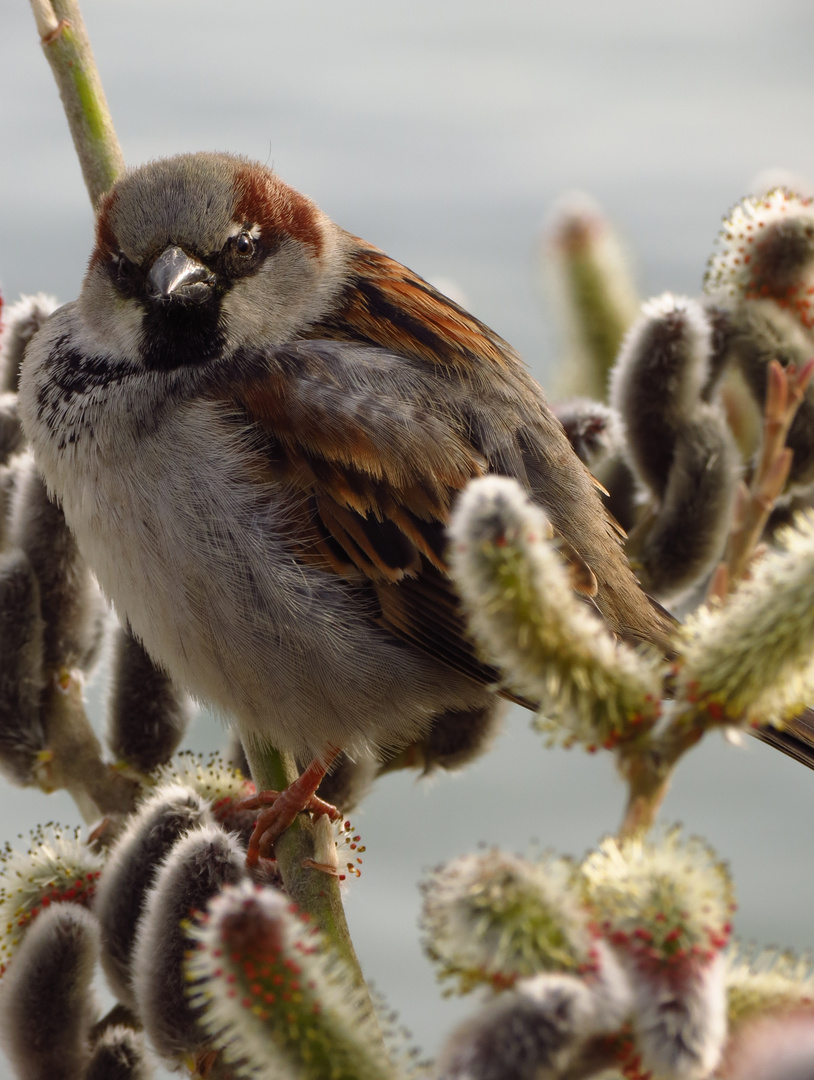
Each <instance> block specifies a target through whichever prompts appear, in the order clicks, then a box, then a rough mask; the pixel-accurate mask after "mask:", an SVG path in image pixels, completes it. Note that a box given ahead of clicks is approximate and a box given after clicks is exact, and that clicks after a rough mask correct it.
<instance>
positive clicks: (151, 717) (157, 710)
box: [107, 626, 190, 773]
mask: <svg viewBox="0 0 814 1080" xmlns="http://www.w3.org/2000/svg"><path fill="white" fill-rule="evenodd" d="M189 719H190V703H189V699H188V697H187V695H186V694H185V693H183V692H182V691H181V690H179V689H178V688H177V687H176V686H175V684H174V683H173V681H172V679H170V677H169V675H168V674H167V673H166V671H163V670H162V669H161V668H159V667H157V666H156V665H155V664H154V663H153V661H152V660H151V659H150V657H149V656H148V655H147V653H146V652H145V651H144V649H143V648H142V646H141V644H140V643H139V642H138V641H136V639H135V638H134V637H133V635H132V634H131V633H130V631H129V629H128V628H127V627H123V626H118V627H117V628H116V631H115V634H114V641H113V660H112V665H111V693H110V700H109V705H108V710H107V743H108V746H109V747H110V749H111V750H112V751H113V753H114V754H115V756H116V759H117V760H118V761H122V762H125V763H126V764H127V765H129V766H130V767H131V768H133V769H136V770H138V772H142V773H150V772H152V771H153V769H155V768H157V767H158V766H159V765H164V764H166V762H168V761H169V760H170V758H171V757H172V755H173V753H174V752H175V750H176V749H177V747H178V744H179V743H180V742H181V739H182V738H183V737H184V732H185V731H186V729H187V726H188V724H189Z"/></svg>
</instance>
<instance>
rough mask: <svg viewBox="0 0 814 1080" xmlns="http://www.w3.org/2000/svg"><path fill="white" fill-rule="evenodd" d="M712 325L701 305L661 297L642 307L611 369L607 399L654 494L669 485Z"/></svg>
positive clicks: (700, 386)
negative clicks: (676, 449) (677, 445)
mask: <svg viewBox="0 0 814 1080" xmlns="http://www.w3.org/2000/svg"><path fill="white" fill-rule="evenodd" d="M711 352H712V329H711V326H710V322H709V319H708V318H707V315H706V312H705V311H704V309H703V307H702V306H701V304H699V303H698V302H697V301H695V300H691V299H689V298H687V297H682V296H673V295H672V294H671V293H664V295H663V296H660V297H657V298H656V299H653V300H649V301H648V302H647V303H646V304H644V305H643V306H642V314H641V316H640V318H639V319H638V320H637V321H636V323H635V324H634V325H633V326H632V327H631V329H630V330H629V331H628V333H627V334H626V336H625V340H624V342H623V343H622V348H621V349H620V351H619V356H618V359H617V361H616V366H615V367H614V369H613V371H612V373H611V384H610V400H611V404H612V405H613V407H614V408H615V409H617V410H618V412H619V414H620V415H621V417H622V420H623V422H624V426H625V437H626V446H627V457H628V460H629V461H630V463H631V465H632V467H633V468H634V469H635V471H636V473H637V474H638V476H639V477H640V478H641V479H642V481H643V482H644V483H645V484H646V485H647V486H648V487H649V488H650V489H651V490H652V491H653V492H654V494H655V495H657V496H659V497H660V496H662V495H663V494H664V490H665V488H666V486H667V482H668V478H669V473H670V467H671V465H672V460H673V453H674V446H675V437H676V433H677V432H678V430H679V428H680V427H681V426H682V425H683V424H684V423H686V422H687V421H688V420H690V419H691V418H692V416H693V414H694V413H695V410H696V407H697V405H698V402H699V401H700V398H701V394H702V392H703V390H704V387H705V385H706V383H707V381H708V378H709V361H710V355H711Z"/></svg>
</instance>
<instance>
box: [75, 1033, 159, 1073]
mask: <svg viewBox="0 0 814 1080" xmlns="http://www.w3.org/2000/svg"><path fill="white" fill-rule="evenodd" d="M154 1074H155V1070H154V1069H153V1065H152V1062H151V1060H150V1055H149V1053H148V1051H147V1050H146V1048H145V1046H144V1036H143V1035H142V1034H141V1033H140V1032H136V1031H133V1030H132V1029H131V1028H127V1027H122V1026H120V1025H117V1026H115V1027H109V1028H107V1029H106V1030H105V1031H104V1032H103V1034H102V1036H101V1038H100V1039H99V1040H98V1041H97V1043H96V1045H95V1046H94V1048H93V1053H92V1054H91V1058H90V1062H89V1063H88V1067H87V1069H86V1071H85V1073H84V1075H83V1077H82V1080H152V1077H153V1076H154Z"/></svg>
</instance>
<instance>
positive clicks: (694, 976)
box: [631, 954, 727, 1080]
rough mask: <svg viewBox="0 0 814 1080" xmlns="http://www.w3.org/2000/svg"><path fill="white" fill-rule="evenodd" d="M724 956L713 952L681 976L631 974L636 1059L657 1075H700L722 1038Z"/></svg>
mask: <svg viewBox="0 0 814 1080" xmlns="http://www.w3.org/2000/svg"><path fill="white" fill-rule="evenodd" d="M724 972H725V961H724V958H723V956H721V955H720V954H718V955H717V956H715V957H714V959H713V960H711V961H710V962H709V963H708V964H706V965H704V966H703V967H700V968H698V969H696V970H693V971H692V972H691V973H690V974H689V975H687V976H685V977H684V978H683V979H675V978H674V977H671V973H670V972H664V973H662V974H661V975H660V976H659V975H656V974H652V975H646V974H645V973H643V972H641V971H639V972H637V973H636V974H635V975H633V976H632V977H631V986H632V988H633V1014H632V1025H633V1034H634V1038H635V1040H636V1045H637V1047H638V1050H639V1053H640V1055H641V1060H642V1065H643V1067H644V1069H645V1070H647V1071H650V1072H652V1073H653V1074H654V1075H655V1076H658V1077H659V1078H660V1080H704V1078H705V1077H708V1076H710V1075H711V1073H712V1072H713V1070H714V1069H715V1068H716V1066H717V1065H718V1063H719V1062H720V1060H721V1055H722V1053H723V1048H724V1045H725V1042H726V1030H727V1024H726V988H725V982H724Z"/></svg>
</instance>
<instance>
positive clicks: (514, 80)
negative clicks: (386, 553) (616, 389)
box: [0, 0, 814, 1076]
mask: <svg viewBox="0 0 814 1080" xmlns="http://www.w3.org/2000/svg"><path fill="white" fill-rule="evenodd" d="M85 14H86V20H87V24H88V28H89V31H90V34H91V38H92V40H93V42H94V47H95V51H96V56H97V60H98V63H99V66H100V69H101V72H102V76H103V79H104V82H105V85H106V88H107V92H108V96H109V99H110V104H111V108H112V111H113V116H114V120H115V122H116V124H117V128H118V131H119V135H120V138H121V141H122V144H123V147H124V151H125V156H126V158H127V160H128V161H129V162H131V163H133V164H136V163H139V162H142V161H144V160H146V159H148V158H150V157H156V156H161V155H165V154H169V153H174V152H177V151H181V150H198V149H207V148H208V149H224V150H230V151H236V152H239V153H243V154H247V155H249V156H251V157H253V158H259V159H262V160H267V161H270V162H271V163H273V165H274V166H275V168H276V169H277V170H278V172H279V173H280V174H281V176H283V177H284V178H285V179H286V180H288V181H289V182H291V183H292V184H294V185H295V186H297V187H299V188H300V189H302V190H303V191H305V192H306V193H308V194H309V195H311V196H312V197H313V198H315V199H316V200H317V201H318V202H319V203H320V204H321V205H322V207H323V208H324V209H325V210H326V211H327V212H328V213H329V214H331V215H332V216H333V217H334V218H335V219H336V220H337V221H339V222H340V224H342V225H344V226H345V227H346V228H348V229H350V230H352V231H354V232H357V233H359V234H360V235H362V236H364V237H365V238H367V239H369V240H371V241H373V242H374V243H376V244H378V245H379V246H380V247H383V248H384V249H385V250H387V251H388V252H389V253H390V254H392V255H393V256H395V257H397V258H399V259H401V260H402V261H403V262H405V263H407V264H408V265H409V266H411V267H413V268H414V269H415V270H417V271H418V272H419V273H421V274H423V275H424V276H425V277H429V278H430V279H434V278H447V279H449V278H451V279H453V280H454V281H455V282H457V284H458V285H459V287H460V288H461V289H463V291H464V292H465V293H466V295H467V297H468V301H469V304H470V306H471V308H472V309H473V310H474V312H475V313H476V314H477V315H479V316H480V317H481V318H483V319H484V320H485V321H487V322H488V323H490V324H491V325H492V326H494V328H495V329H496V330H498V331H499V332H500V333H501V334H502V335H503V336H505V337H506V338H508V339H509V340H510V341H512V342H513V343H514V344H515V345H516V346H517V347H518V348H519V349H520V350H521V351H522V352H523V353H524V355H525V356H526V357H527V359H528V360H529V363H530V364H531V366H532V368H533V369H534V371H535V373H536V374H537V375H538V376H539V378H540V379H541V381H542V382H543V383H544V384H546V383H548V384H551V383H552V382H553V380H554V372H555V370H556V363H557V360H558V343H557V337H556V329H555V321H554V318H553V315H552V313H551V312H550V311H548V310H546V309H545V307H544V304H543V302H542V300H541V298H540V296H539V291H538V286H537V284H536V281H535V275H534V264H535V254H534V252H535V242H536V235H537V232H538V229H539V226H540V222H541V220H542V219H543V217H544V215H545V214H546V212H547V210H548V208H549V207H550V205H551V204H552V202H553V200H554V199H555V197H556V196H557V195H558V194H559V193H560V192H561V191H562V190H563V189H565V188H573V187H579V188H583V189H585V190H588V191H589V192H591V193H592V194H593V195H594V196H595V197H596V198H597V199H598V200H599V201H600V202H601V203H602V205H603V206H604V207H605V209H606V210H607V211H608V212H609V213H610V214H611V215H612V217H613V218H614V220H615V221H616V222H617V223H618V225H619V226H620V228H621V230H622V231H623V233H624V235H625V236H626V237H627V239H628V241H629V243H630V245H631V247H632V249H633V251H634V252H635V254H636V257H637V266H638V278H639V283H640V287H641V289H642V292H643V294H644V295H649V294H653V293H656V292H660V291H663V290H664V289H668V288H669V289H673V290H677V291H685V292H695V291H697V290H698V288H699V286H700V281H701V277H702V273H703V268H704V262H705V260H706V257H707V255H708V253H709V251H710V247H711V244H712V241H713V239H714V236H715V234H716V232H717V229H718V225H719V221H720V217H721V215H722V213H723V212H725V211H726V210H727V209H728V207H729V206H730V205H731V204H732V203H733V202H734V201H735V200H736V199H737V198H739V197H740V195H741V194H742V192H743V191H744V190H745V189H746V187H747V185H748V183H749V181H750V179H751V177H752V176H753V175H754V174H755V173H756V172H757V171H759V170H761V169H763V168H765V167H768V166H784V167H786V168H789V169H791V170H794V171H796V172H799V173H801V174H803V175H807V176H809V177H814V144H813V143H812V140H811V138H810V136H809V134H808V133H809V128H810V118H811V116H812V114H814V108H813V107H814V86H813V85H812V76H811V50H810V42H811V40H812V30H814V9H812V8H811V5H810V4H809V3H806V2H804V0H787V2H786V0H780V2H778V3H777V4H775V5H772V6H771V8H770V7H769V6H767V5H760V4H757V3H755V2H754V0H717V2H715V3H709V2H708V0H706V2H701V0H685V2H684V3H683V4H679V5H654V4H652V3H648V2H645V0H619V2H618V3H615V4H608V3H606V2H605V0H584V2H580V3H576V4H567V5H566V4H551V3H545V2H541V0H504V2H503V3H501V4H499V5H498V4H496V3H493V2H490V0H441V2H439V0H432V2H430V0H413V2H411V3H410V4H388V3H382V2H381V0H344V2H343V3H341V4H339V3H335V2H333V0H300V2H299V3H296V4H293V3H281V2H279V0H255V2H250V0H230V2H229V3H226V2H225V0H224V2H221V3H214V2H212V0H172V2H169V3H168V2H166V0H163V2H159V0H119V2H118V3H117V4H115V5H113V4H109V3H104V2H102V0H93V2H90V0H88V2H86V4H85ZM0 29H2V33H0V101H2V109H0V283H2V288H3V293H4V296H5V297H6V298H7V299H8V300H12V299H14V298H15V297H16V295H18V294H19V293H20V292H32V291H38V290H46V291H50V292H54V293H56V294H57V295H58V296H59V297H60V298H61V299H63V300H68V299H72V298H73V297H74V295H75V294H76V292H77V290H78V287H79V283H80V280H81V276H82V273H83V269H84V265H85V262H86V260H87V257H88V254H89V251H90V247H91V230H92V219H91V213H90V209H89V205H88V202H87V197H86V194H85V191H84V188H83V186H82V182H81V178H80V175H79V169H78V166H77V164H76V162H75V159H74V155H73V150H72V147H71V144H70V141H69V138H68V135H67V128H66V124H65V121H64V119H63V117H62V113H61V109H60V105H59V101H58V98H57V94H56V91H55V89H54V85H53V81H52V79H51V74H50V71H49V69H48V67H47V65H46V63H45V61H44V59H43V58H42V56H41V55H40V53H39V50H38V46H37V39H36V33H35V30H34V26H33V20H32V19H31V16H30V13H29V11H28V7H27V5H26V4H25V3H23V0H3V2H2V9H1V10H0ZM0 663H2V658H0ZM222 740H223V736H222V734H221V732H220V731H218V730H217V729H216V728H215V727H214V726H213V725H212V724H211V723H206V722H204V721H202V722H201V723H200V724H199V726H198V727H197V728H196V730H195V731H194V733H193V735H192V737H191V740H190V742H191V744H192V745H194V746H196V747H200V748H210V747H214V746H216V745H219V744H220V743H221V742H222ZM622 798H623V791H622V787H621V785H620V784H619V783H618V782H617V780H616V779H615V777H614V775H613V768H612V762H611V760H610V759H609V758H608V757H606V756H604V755H600V756H598V757H595V758H589V757H587V756H586V755H584V754H582V753H580V752H578V751H572V752H570V753H564V752H553V751H546V750H544V749H543V747H542V743H541V740H540V739H539V738H538V737H537V736H535V735H533V734H531V733H530V731H529V730H528V721H527V718H526V717H525V716H524V715H521V714H520V713H519V712H515V713H513V714H512V716H511V718H510V720H509V723H508V725H507V730H506V733H505V734H504V736H503V738H502V739H501V740H500V742H499V744H498V745H497V747H496V749H495V751H494V753H493V754H492V755H490V756H489V757H488V758H486V759H484V760H482V761H481V762H480V763H478V764H477V765H476V766H474V767H473V768H471V769H469V770H467V771H466V772H465V773H464V774H463V775H461V776H457V777H454V778H448V777H442V778H440V779H438V780H436V781H433V782H431V783H424V782H416V781H415V780H413V779H412V778H409V777H406V776H396V777H391V778H389V779H387V780H386V781H384V782H382V783H381V784H380V785H379V787H378V789H377V790H376V792H375V793H374V795H373V796H372V797H371V799H370V800H369V801H368V802H367V804H366V805H365V806H364V808H363V809H362V810H361V811H360V812H359V813H358V814H357V815H356V819H355V820H356V823H357V824H358V826H359V828H360V829H361V831H362V834H363V836H364V839H365V842H366V844H367V849H368V850H367V856H366V864H365V872H364V874H363V877H362V878H361V880H360V881H358V882H355V883H353V885H352V886H351V888H350V889H349V891H348V917H349V920H350V922H351V926H352V929H353V931H354V936H355V940H356V944H357V948H358V951H359V953H360V956H361V959H362V963H363V965H364V966H365V969H366V970H367V971H368V972H369V973H370V976H371V977H372V978H373V979H374V980H375V982H376V984H377V986H378V988H379V989H380V990H381V991H382V992H383V993H384V994H385V995H386V997H387V998H388V999H389V1001H390V1003H391V1004H392V1005H393V1006H395V1007H396V1008H398V1010H399V1011H400V1013H401V1016H402V1019H403V1020H404V1022H405V1023H406V1024H407V1025H408V1026H409V1027H411V1028H412V1030H413V1032H414V1034H415V1037H416V1039H417V1041H418V1042H420V1043H421V1044H422V1045H423V1046H424V1048H425V1049H426V1050H428V1051H432V1050H434V1048H435V1047H436V1045H437V1043H438V1041H439V1039H440V1038H441V1036H442V1034H443V1032H444V1031H445V1030H448V1028H449V1026H450V1025H451V1024H452V1023H453V1021H454V1019H455V1018H456V1017H458V1016H461V1015H463V1014H464V1013H465V1012H466V1011H468V1010H469V1009H470V1008H472V1007H473V1004H474V1003H472V1002H464V1003H461V1002H458V1001H443V1002H442V1001H439V997H438V994H437V990H436V987H435V985H434V979H433V974H432V971H431V969H430V967H429V964H428V962H427V961H426V960H425V959H424V958H423V956H422V954H421V951H420V948H419V945H418V931H417V926H416V919H417V912H418V907H419V896H418V891H417V887H416V883H417V880H418V879H419V877H420V875H421V873H422V872H423V870H424V869H425V868H427V867H429V866H431V865H433V864H435V863H437V862H439V861H441V860H443V859H447V858H449V857H451V856H453V855H455V854H459V853H462V852H465V851H470V850H472V849H474V847H475V846H476V845H477V844H478V842H480V841H484V842H486V843H488V844H492V843H495V844H500V845H503V846H505V847H507V848H509V849H512V850H523V849H525V848H526V846H527V844H528V842H529V841H530V840H531V839H532V838H538V839H539V840H540V841H541V842H542V844H543V845H546V846H548V845H550V846H552V847H555V848H557V849H558V850H561V851H567V852H573V853H575V854H579V853H581V852H582V851H584V850H585V849H586V848H587V847H589V846H591V845H592V844H594V843H595V842H596V840H597V839H598V838H599V837H600V836H601V835H602V834H603V833H604V832H606V831H608V830H610V829H613V828H614V826H615V825H616V823H617V821H618V819H619V815H620V812H621V806H622ZM0 815H2V816H1V817H0V839H5V838H9V839H13V838H14V836H15V835H16V834H17V833H18V832H21V831H24V830H27V829H28V828H30V827H31V826H32V825H33V824H34V823H35V822H37V821H41V820H45V819H52V818H53V819H57V820H62V821H66V822H71V821H74V820H75V819H76V815H75V812H74V811H73V808H72V805H71V803H70V800H69V799H68V798H67V797H65V796H54V797H52V798H51V799H50V800H46V798H45V797H44V796H42V795H39V794H37V793H32V792H26V791H23V792H20V791H17V790H14V789H11V788H8V787H3V788H0ZM813 817H814V776H812V774H811V773H809V772H807V771H806V770H804V769H802V768H801V767H800V766H798V765H796V764H794V763H792V762H790V761H787V760H786V759H782V758H781V757H780V756H779V755H776V754H775V753H773V752H772V751H770V750H768V749H766V748H764V747H763V746H760V745H758V744H756V743H753V742H750V743H749V745H748V746H747V747H746V748H745V749H743V750H736V749H734V748H732V747H729V746H727V745H725V744H723V743H722V742H720V741H717V740H709V741H708V743H707V744H705V745H703V746H702V747H701V748H700V749H698V750H697V751H696V752H695V753H693V754H692V755H690V757H689V758H688V759H687V761H686V762H685V763H684V764H683V766H682V767H681V769H680V771H679V773H678V775H677V777H676V781H675V784H674V787H673V790H672V792H671V794H670V796H669V798H668V801H667V804H666V806H665V809H664V818H665V820H667V821H675V820H678V821H683V822H684V823H685V824H686V826H687V827H688V829H690V830H691V831H695V832H700V833H702V834H704V835H705V836H706V837H707V838H708V839H709V840H710V842H711V843H712V844H713V845H714V846H715V847H716V848H717V850H718V851H719V852H720V854H721V855H722V856H723V857H725V858H727V859H728V860H729V861H730V864H731V867H732V870H733V872H734V875H735V880H736V883H737V889H738V896H739V900H740V912H739V915H738V918H737V923H736V929H737V932H738V933H739V935H741V936H742V937H745V938H747V939H752V938H753V939H757V940H759V941H763V942H766V943H770V942H775V943H778V944H784V945H793V946H798V947H802V946H805V945H807V944H809V943H811V942H814V927H812V919H811V910H810V900H809V898H810V896H811V894H812V890H813V889H814V869H812V859H811V854H810V852H811V840H812V832H814V829H813V828H812V818H813ZM2 1069H3V1066H2V1064H0V1076H3V1075H8V1074H7V1073H3V1071H2Z"/></svg>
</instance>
